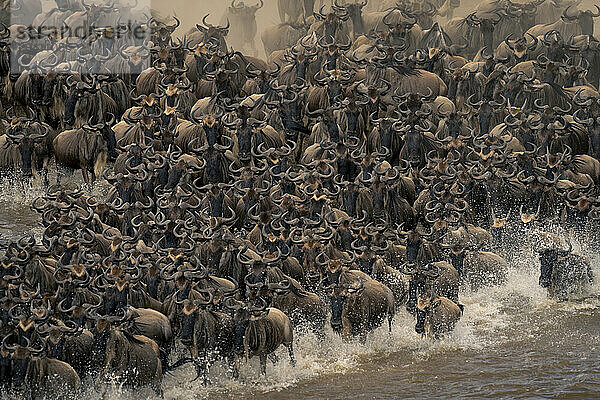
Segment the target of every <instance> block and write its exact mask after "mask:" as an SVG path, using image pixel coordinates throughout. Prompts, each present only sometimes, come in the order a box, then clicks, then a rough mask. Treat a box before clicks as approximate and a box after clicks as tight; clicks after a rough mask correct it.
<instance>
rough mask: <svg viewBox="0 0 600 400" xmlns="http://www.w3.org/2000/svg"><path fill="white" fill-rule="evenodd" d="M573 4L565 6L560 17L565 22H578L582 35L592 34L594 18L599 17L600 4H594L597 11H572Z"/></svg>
mask: <svg viewBox="0 0 600 400" xmlns="http://www.w3.org/2000/svg"><path fill="white" fill-rule="evenodd" d="M573 6H574V4H571V5H570V6H569V7H567V8H565V10H564V11H563V13H562V15H561V19H562V20H563V21H565V22H575V21H577V23H578V24H579V27H580V28H581V33H582V34H584V35H593V34H594V18H597V17H600V6H598V5H594V7H596V10H597V12H596V13H594V12H593V11H592V10H587V11H581V10H575V11H573V10H572V9H571V7H573Z"/></svg>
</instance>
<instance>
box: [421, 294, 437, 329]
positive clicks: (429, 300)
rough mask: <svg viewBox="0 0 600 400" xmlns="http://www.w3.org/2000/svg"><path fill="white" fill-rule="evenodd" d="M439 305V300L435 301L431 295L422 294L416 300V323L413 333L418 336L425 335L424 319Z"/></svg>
mask: <svg viewBox="0 0 600 400" xmlns="http://www.w3.org/2000/svg"><path fill="white" fill-rule="evenodd" d="M439 305H440V300H439V299H436V298H435V297H434V296H433V294H432V293H423V294H422V295H421V296H419V299H418V300H417V323H416V324H415V332H417V333H418V334H423V333H425V319H426V318H427V314H428V313H429V312H430V310H432V309H435V308H436V307H438V306H439Z"/></svg>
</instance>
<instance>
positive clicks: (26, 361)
mask: <svg viewBox="0 0 600 400" xmlns="http://www.w3.org/2000/svg"><path fill="white" fill-rule="evenodd" d="M11 336H13V335H7V336H6V337H5V338H4V340H3V341H2V347H3V348H4V349H6V350H8V351H10V352H12V371H11V372H12V384H13V387H14V388H17V389H19V388H22V387H23V386H24V385H25V384H26V383H27V380H28V375H29V374H30V363H31V361H32V357H35V356H37V355H40V354H41V353H42V352H43V347H42V348H39V349H37V348H33V347H31V346H29V339H27V338H21V339H19V340H22V341H24V342H25V344H26V345H25V346H22V345H18V344H14V345H13V344H9V338H10V337H11ZM36 378H37V377H36Z"/></svg>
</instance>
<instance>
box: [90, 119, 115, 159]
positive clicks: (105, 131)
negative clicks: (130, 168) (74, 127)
mask: <svg viewBox="0 0 600 400" xmlns="http://www.w3.org/2000/svg"><path fill="white" fill-rule="evenodd" d="M91 121H92V117H90V119H89V121H88V123H87V124H86V125H84V126H83V127H82V129H84V130H86V131H89V132H97V133H100V134H101V135H102V140H103V141H104V143H105V144H106V148H107V150H108V159H109V160H110V161H114V160H116V159H117V155H118V154H117V139H116V138H115V132H114V131H113V130H112V127H111V125H112V124H113V122H114V121H115V117H114V115H111V118H110V120H108V121H106V122H100V123H97V124H92V123H91Z"/></svg>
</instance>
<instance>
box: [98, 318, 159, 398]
mask: <svg viewBox="0 0 600 400" xmlns="http://www.w3.org/2000/svg"><path fill="white" fill-rule="evenodd" d="M89 317H90V318H92V319H95V320H96V326H95V328H94V331H93V333H94V351H93V357H94V363H95V364H96V366H97V370H98V371H100V376H99V379H101V380H102V379H104V378H107V377H108V374H113V375H114V376H115V377H117V378H118V379H119V380H121V381H122V382H123V383H124V384H126V385H128V386H143V385H150V386H151V387H152V388H153V389H154V390H155V391H156V392H157V393H158V394H162V387H161V385H162V377H163V369H162V365H161V362H160V349H159V348H158V345H157V344H156V342H155V341H153V340H151V339H148V338H147V337H145V336H142V335H132V334H130V333H128V332H127V331H126V330H122V329H120V328H118V327H116V326H114V324H115V323H117V322H119V321H123V320H127V319H131V317H132V315H131V314H129V315H128V313H127V312H126V313H125V315H119V316H115V317H109V316H99V315H97V314H96V313H95V312H91V313H89Z"/></svg>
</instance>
